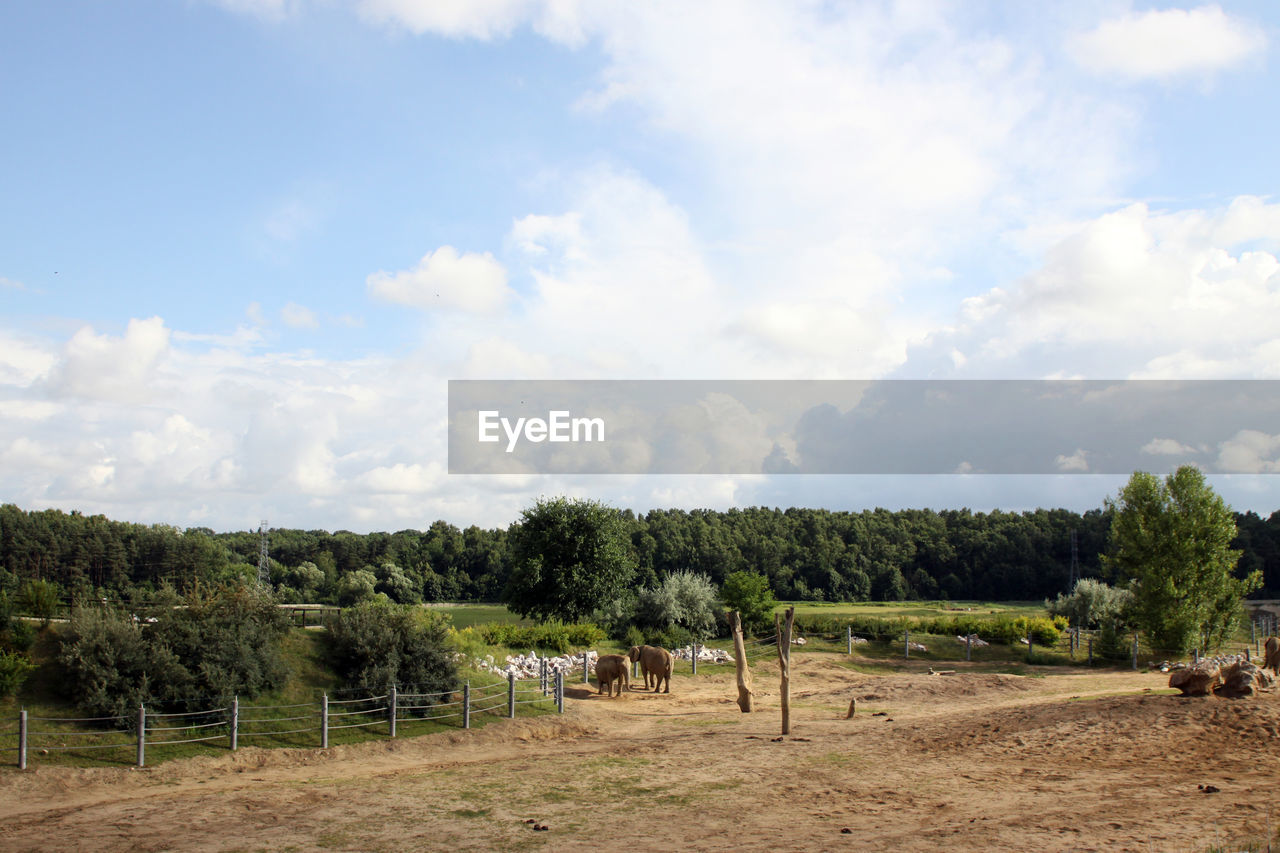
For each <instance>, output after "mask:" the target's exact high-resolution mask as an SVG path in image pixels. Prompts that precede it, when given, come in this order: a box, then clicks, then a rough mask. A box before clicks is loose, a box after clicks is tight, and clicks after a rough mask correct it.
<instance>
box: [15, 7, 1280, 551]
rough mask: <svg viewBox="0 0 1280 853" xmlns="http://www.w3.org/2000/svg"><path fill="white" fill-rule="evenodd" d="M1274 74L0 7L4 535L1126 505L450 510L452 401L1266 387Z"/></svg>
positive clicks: (1248, 491) (1102, 51) (1168, 19)
mask: <svg viewBox="0 0 1280 853" xmlns="http://www.w3.org/2000/svg"><path fill="white" fill-rule="evenodd" d="M1277 50H1280V7H1277V6H1276V5H1275V4H1274V3H1272V2H1270V0H1257V2H1238V3H1231V4H1224V5H1195V4H1190V3H1188V4H1172V3H1155V4H1150V3H1141V4H1139V3H1130V2H1122V1H1121V0H1116V2H1112V0H1064V2H1057V3H1051V2H1046V3H1035V4H1028V3H1022V2H1017V0H1007V1H1006V2H980V0H974V1H973V2H965V3H953V2H927V0H901V2H889V1H888V0H885V2H847V3H845V2H823V3H818V2H813V3H806V2H795V0H778V2H767V0H732V2H722V3H717V2H707V3H688V2H681V3H662V2H654V3H637V2H634V0H618V2H610V0H221V2H212V1H210V2H201V0H151V1H150V2H148V0H126V2H119V3H110V4H108V3H101V2H75V0H65V2H58V3H48V2H44V0H9V2H6V3H4V4H3V5H0V116H3V133H0V199H2V201H3V203H2V204H0V306H3V311H0V501H4V502H12V503H16V504H18V505H19V506H21V507H23V508H26V509H38V508H44V507H58V508H62V509H66V510H70V509H80V510H82V511H85V512H101V513H105V514H106V515H108V516H110V517H113V518H118V519H122V520H134V521H143V522H166V523H172V524H177V525H180V526H190V525H204V526H209V527H213V528H215V529H218V530H232V529H245V528H250V527H256V525H257V523H258V521H259V520H260V519H262V518H266V519H269V520H270V523H271V525H272V526H287V527H302V528H325V529H331V530H332V529H338V528H347V529H351V530H356V531H367V530H398V529H402V528H406V527H413V528H425V527H426V526H427V525H429V524H430V522H431V521H433V520H435V519H437V518H443V519H446V520H448V521H451V522H454V523H456V524H460V525H466V524H471V523H477V524H482V525H505V524H507V523H508V522H510V521H511V520H513V519H514V518H515V517H516V516H517V515H518V513H519V510H520V509H521V508H522V507H524V506H527V505H528V504H529V503H530V502H531V501H532V500H533V499H534V498H535V497H537V496H538V495H545V494H559V493H569V494H575V495H585V496H590V497H595V498H599V499H603V500H605V501H607V502H610V503H612V504H614V505H617V506H627V507H632V508H635V509H637V510H644V509H648V508H651V507H655V506H656V507H666V506H683V507H699V506H707V507H716V508H725V507H728V506H734V505H739V506H741V505H757V504H765V505H770V506H788V505H807V506H825V507H830V508H835V509H860V508H863V507H875V506H885V507H891V508H896V507H902V506H931V507H934V508H943V507H948V506H954V507H960V506H969V507H973V508H975V509H989V508H993V507H1002V508H1006V509H1024V508H1033V507H1036V506H1067V507H1070V508H1073V509H1079V510H1083V509H1087V508H1090V507H1096V506H1100V505H1101V503H1102V500H1103V498H1104V497H1105V496H1107V495H1109V494H1114V493H1115V491H1116V489H1117V488H1118V487H1119V486H1120V485H1121V484H1122V483H1123V480H1124V478H1123V477H1114V476H1111V477H1106V476H1089V475H1087V474H1075V475H1064V476H1058V477H1052V476H1051V477H1025V476H1023V477H1019V476H1003V477H998V476H938V477H928V476H912V477H886V476H863V477H853V476H841V477H836V476H828V477H822V476H813V477H810V476H778V477H767V476H740V477H719V476H707V475H704V476H690V477H680V476H661V477H659V476H647V477H644V476H630V477H626V476H591V477H576V478H575V477H550V476H532V475H530V476H520V477H514V476H512V477H505V476H503V477H499V476H462V475H449V474H448V473H447V458H446V424H445V421H446V388H447V381H448V380H449V379H523V378H530V379H570V378H571V379H881V378H893V379H920V378H930V379H951V378H957V379H1010V378H1012V379H1044V378H1067V377H1079V378H1089V379H1151V378H1162V379H1163V378H1171V379H1190V378H1196V379H1204V378H1216V379H1277V378H1280V262H1278V261H1277V257H1278V256H1280V198H1277V197H1276V193H1277V191H1278V190H1280V158H1277V157H1276V156H1275V151H1276V140H1277V139H1280V109H1277V107H1278V106H1280V104H1278V101H1280V97H1278V96H1277V95H1276V93H1277V92H1280V71H1278V70H1277V59H1276V55H1277ZM1151 440H1152V441H1153V442H1155V441H1158V440H1163V439H1162V437H1161V436H1157V435H1153V436H1151ZM1250 441H1251V442H1252V445H1251V451H1250V452H1251V453H1252V454H1253V456H1252V457H1251V458H1253V459H1254V461H1255V463H1256V464H1255V467H1256V469H1257V470H1258V471H1275V470H1277V469H1280V463H1277V459H1278V458H1280V424H1275V423H1272V424H1265V423H1259V424H1256V425H1252V429H1251V431H1250ZM1278 479H1280V478H1277V477H1274V476H1268V475H1267V474H1257V475H1235V476H1215V477H1214V478H1213V480H1212V482H1213V484H1214V485H1215V487H1217V488H1218V489H1219V491H1220V492H1222V493H1223V494H1224V496H1226V497H1227V499H1228V500H1229V501H1230V502H1231V503H1232V505H1233V506H1234V507H1236V508H1237V509H1241V510H1244V509H1254V510H1257V511H1259V512H1262V513H1270V512H1271V511H1272V510H1274V509H1276V508H1280V485H1277V484H1275V482H1274V481H1275V480H1278Z"/></svg>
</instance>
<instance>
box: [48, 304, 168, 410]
mask: <svg viewBox="0 0 1280 853" xmlns="http://www.w3.org/2000/svg"><path fill="white" fill-rule="evenodd" d="M169 337H170V330H169V329H168V328H166V327H165V324H164V320H162V319H161V318H159V317H150V318H148V319H146V320H138V319H133V320H130V321H129V325H128V327H127V328H126V329H125V333H124V335H123V336H122V337H119V338H115V337H112V336H110V335H99V334H97V333H96V332H95V331H94V330H93V328H92V327H90V326H85V327H83V328H81V329H80V331H78V332H76V333H75V335H73V336H72V338H71V340H70V341H68V342H67V344H66V346H65V347H64V348H63V351H62V357H61V359H60V360H59V362H58V364H57V366H56V367H55V368H53V370H52V372H51V373H50V375H49V388H50V390H51V391H52V392H53V393H54V394H56V395H58V396H69V397H81V398H84V399H90V400H105V401H115V402H142V401H145V400H148V399H151V398H153V397H155V396H157V394H158V393H159V389H158V388H157V387H156V385H155V384H154V380H155V379H156V376H157V372H158V369H159V367H160V365H161V364H162V362H163V361H164V359H165V357H166V356H167V355H168V353H169Z"/></svg>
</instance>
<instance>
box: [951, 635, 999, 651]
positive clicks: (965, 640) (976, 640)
mask: <svg viewBox="0 0 1280 853" xmlns="http://www.w3.org/2000/svg"><path fill="white" fill-rule="evenodd" d="M956 642H957V643H959V644H960V645H962V646H963V645H964V644H965V643H971V644H972V645H973V647H974V648H978V647H979V646H989V645H991V644H990V643H988V642H987V641H986V640H982V639H979V638H978V635H977V634H970V635H969V636H967V637H964V636H961V635H959V634H957V635H956Z"/></svg>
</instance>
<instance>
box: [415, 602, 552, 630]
mask: <svg viewBox="0 0 1280 853" xmlns="http://www.w3.org/2000/svg"><path fill="white" fill-rule="evenodd" d="M431 609H432V610H435V611H438V612H440V613H445V614H447V615H448V616H449V622H450V624H452V625H453V627H455V628H467V627H470V626H472V625H483V624H486V623H488V622H504V623H508V624H512V625H532V624H534V622H533V620H532V619H524V618H522V617H520V616H518V615H516V614H515V613H512V612H511V611H510V610H508V609H507V606H506V605H505V604H432V605H431Z"/></svg>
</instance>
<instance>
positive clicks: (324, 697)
mask: <svg viewBox="0 0 1280 853" xmlns="http://www.w3.org/2000/svg"><path fill="white" fill-rule="evenodd" d="M320 748H321V749H328V748H329V694H328V693H321V694H320Z"/></svg>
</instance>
